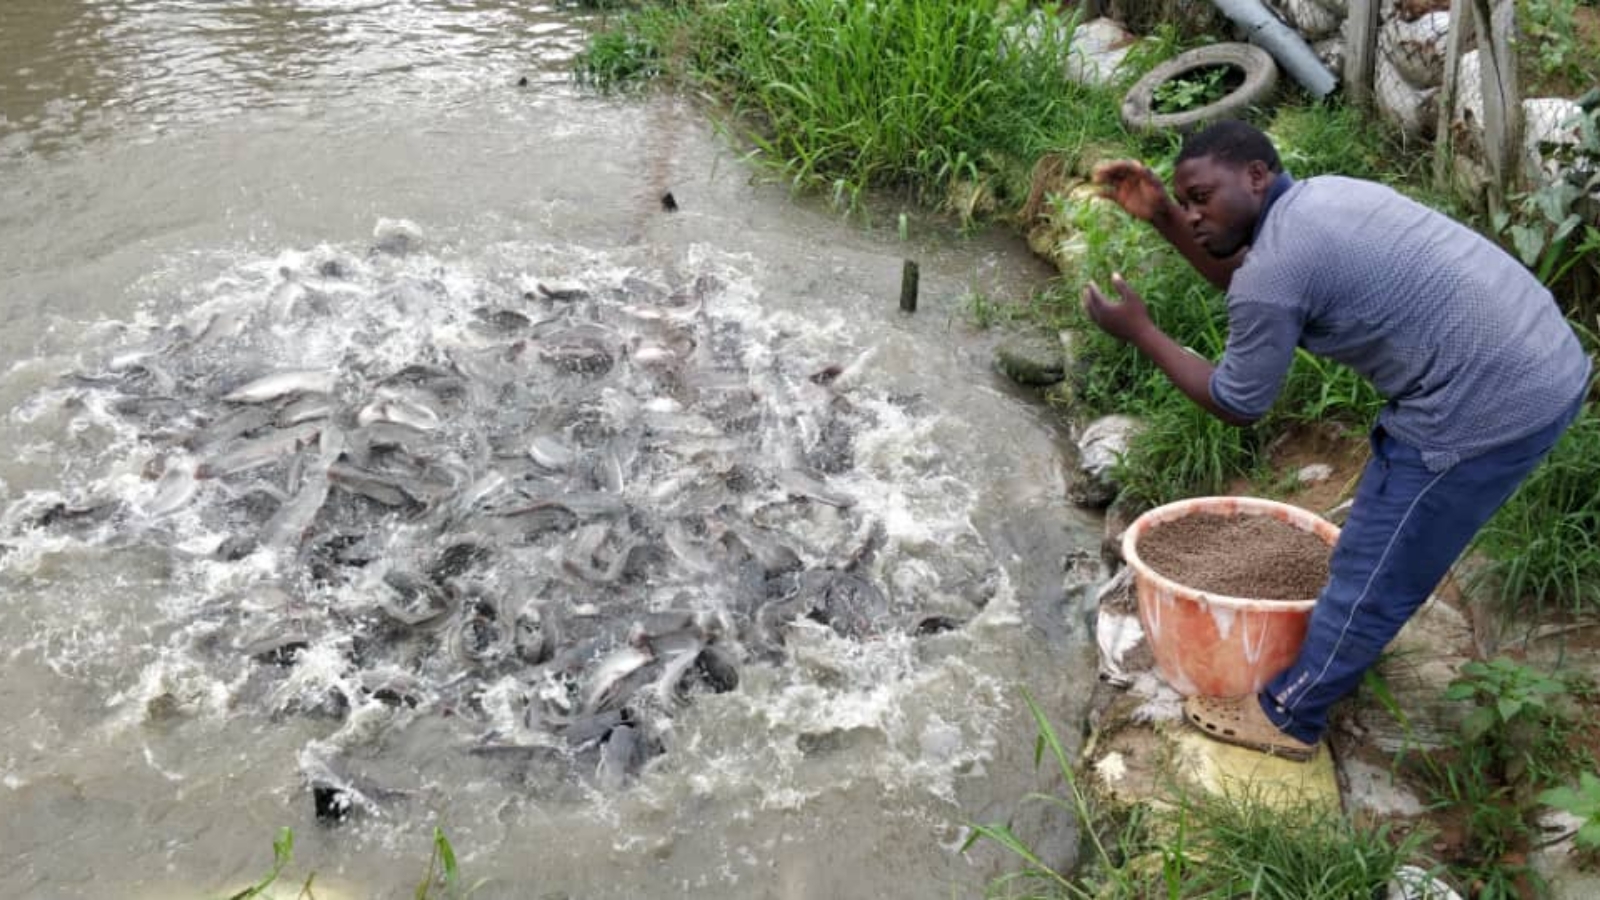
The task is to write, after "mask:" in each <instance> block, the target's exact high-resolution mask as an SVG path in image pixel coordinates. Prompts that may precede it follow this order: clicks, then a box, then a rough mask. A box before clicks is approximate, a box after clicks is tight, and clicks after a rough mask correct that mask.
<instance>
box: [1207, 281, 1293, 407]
mask: <svg viewBox="0 0 1600 900" xmlns="http://www.w3.org/2000/svg"><path fill="white" fill-rule="evenodd" d="M1303 326H1304V322H1303V321H1302V319H1301V315H1300V312H1299V311H1298V310H1295V309H1290V308H1285V307H1282V306H1278V305H1276V304H1271V303H1257V302H1250V301H1233V302H1230V303H1229V304H1228V346H1227V348H1226V349H1225V350H1224V351H1223V353H1222V361H1221V362H1219V363H1217V368H1216V371H1214V372H1212V373H1211V385H1210V388H1211V399H1212V401H1213V402H1215V403H1216V404H1217V405H1218V406H1220V407H1222V408H1223V409H1225V410H1227V411H1228V412H1230V413H1232V414H1233V415H1235V416H1238V417H1240V418H1242V419H1248V420H1250V421H1255V420H1256V419H1259V418H1261V417H1262V416H1264V415H1266V414H1267V410H1269V409H1271V408H1272V403H1273V401H1274V400H1276V399H1278V392H1279V391H1281V390H1282V389H1283V379H1284V377H1285V376H1286V375H1288V373H1289V366H1291V365H1293V363H1294V350H1295V347H1296V346H1297V345H1298V344H1299V342H1300V332H1301V329H1302V328H1303Z"/></svg>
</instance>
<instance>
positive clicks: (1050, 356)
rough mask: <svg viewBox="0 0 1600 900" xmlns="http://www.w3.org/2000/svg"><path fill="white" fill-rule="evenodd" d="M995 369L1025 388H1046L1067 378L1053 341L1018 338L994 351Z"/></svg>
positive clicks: (1058, 348)
mask: <svg viewBox="0 0 1600 900" xmlns="http://www.w3.org/2000/svg"><path fill="white" fill-rule="evenodd" d="M994 364H995V368H996V369H998V370H999V371H1000V373H1001V374H1002V375H1005V376H1006V377H1007V378H1009V379H1011V380H1012V381H1014V382H1016V383H1017V384H1020V385H1023V386H1025V387H1047V386H1049V385H1052V384H1055V383H1056V382H1058V381H1060V380H1061V379H1063V378H1065V377H1066V375H1067V370H1066V361H1065V360H1064V359H1062V357H1061V349H1060V347H1059V346H1058V344H1057V343H1056V342H1055V341H1052V340H1048V339H1045V338H1040V337H1032V336H1019V337H1015V338H1011V339H1009V340H1008V341H1007V342H1006V343H1004V344H1002V345H1001V346H999V347H997V348H995V352H994Z"/></svg>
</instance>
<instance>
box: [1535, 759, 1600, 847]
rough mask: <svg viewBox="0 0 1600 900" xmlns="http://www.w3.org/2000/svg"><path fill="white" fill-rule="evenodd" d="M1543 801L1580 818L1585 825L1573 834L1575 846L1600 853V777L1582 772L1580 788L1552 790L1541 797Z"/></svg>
mask: <svg viewBox="0 0 1600 900" xmlns="http://www.w3.org/2000/svg"><path fill="white" fill-rule="evenodd" d="M1539 802H1540V803H1544V804H1547V805H1549V806H1553V807H1555V808H1556V809H1559V810H1563V811H1565V812H1568V813H1570V814H1572V815H1574V816H1576V817H1577V818H1578V819H1579V820H1580V821H1581V822H1582V823H1583V824H1581V825H1579V826H1578V830H1577V831H1576V832H1574V833H1573V835H1572V839H1573V843H1575V844H1576V845H1577V846H1578V847H1580V848H1582V849H1584V850H1590V851H1600V778H1596V777H1595V776H1594V774H1593V773H1590V772H1582V773H1580V774H1579V775H1578V785H1577V787H1571V786H1566V785H1563V786H1561V787H1553V788H1550V789H1549V790H1546V791H1545V792H1544V793H1542V794H1540V795H1539Z"/></svg>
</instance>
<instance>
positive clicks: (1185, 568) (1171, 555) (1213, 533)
mask: <svg viewBox="0 0 1600 900" xmlns="http://www.w3.org/2000/svg"><path fill="white" fill-rule="evenodd" d="M1138 552H1139V558H1140V559H1141V560H1143V561H1144V563H1145V564H1146V565H1148V566H1149V567H1150V568H1152V569H1154V570H1155V571H1156V572H1158V573H1160V574H1162V575H1164V576H1166V577H1167V578H1170V579H1172V580H1173V581H1176V582H1178V583H1179V584H1181V585H1184V586H1185V587H1190V588H1194V589H1195V590H1200V591H1206V592H1208V593H1212V594H1225V595H1227V596H1230V597H1247V598H1252V599H1260V600H1310V599H1312V598H1314V597H1316V596H1317V594H1318V592H1320V591H1321V590H1322V586H1323V585H1324V584H1326V583H1327V581H1328V558H1329V556H1330V555H1331V550H1330V549H1329V547H1328V545H1327V544H1325V543H1323V542H1322V540H1321V539H1320V538H1318V537H1317V536H1316V535H1314V534H1311V533H1310V532H1307V531H1301V530H1300V529H1298V528H1295V527H1294V526H1292V525H1287V524H1285V523H1283V522H1280V521H1278V520H1277V519H1274V518H1272V517H1271V516H1225V515H1217V514H1214V513H1202V514H1199V515H1192V516H1185V517H1183V518H1181V519H1174V520H1172V521H1170V522H1162V523H1160V524H1159V525H1156V526H1154V527H1153V528H1151V529H1150V530H1149V531H1146V532H1145V533H1144V534H1143V535H1142V536H1141V537H1140V538H1139V546H1138Z"/></svg>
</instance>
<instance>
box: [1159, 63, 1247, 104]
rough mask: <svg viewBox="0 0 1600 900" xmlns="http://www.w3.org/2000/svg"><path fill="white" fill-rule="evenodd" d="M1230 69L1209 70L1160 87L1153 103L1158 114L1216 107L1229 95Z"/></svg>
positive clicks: (1165, 82)
mask: <svg viewBox="0 0 1600 900" xmlns="http://www.w3.org/2000/svg"><path fill="white" fill-rule="evenodd" d="M1228 73H1229V67H1228V66H1208V67H1206V68H1204V69H1197V70H1195V71H1193V72H1190V73H1188V74H1187V75H1185V76H1183V77H1178V78H1172V79H1168V80H1167V81H1163V82H1162V83H1161V84H1159V85H1157V86H1156V89H1155V91H1154V92H1153V93H1152V96H1151V99H1152V100H1153V101H1154V105H1155V109H1156V112H1159V113H1179V112H1184V111H1187V110H1191V109H1197V108H1199V107H1202V106H1205V105H1206V104H1208V103H1215V102H1217V101H1218V100H1220V99H1222V96H1223V94H1225V93H1227V78H1228Z"/></svg>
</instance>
